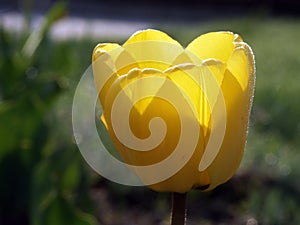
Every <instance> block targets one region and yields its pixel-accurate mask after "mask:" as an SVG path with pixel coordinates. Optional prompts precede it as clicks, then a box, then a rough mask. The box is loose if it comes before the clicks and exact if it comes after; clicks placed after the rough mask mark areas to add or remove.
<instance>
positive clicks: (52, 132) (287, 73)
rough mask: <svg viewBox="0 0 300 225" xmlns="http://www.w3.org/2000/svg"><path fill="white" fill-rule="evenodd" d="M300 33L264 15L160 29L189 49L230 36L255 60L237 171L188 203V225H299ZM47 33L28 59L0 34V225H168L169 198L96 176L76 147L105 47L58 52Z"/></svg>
mask: <svg viewBox="0 0 300 225" xmlns="http://www.w3.org/2000/svg"><path fill="white" fill-rule="evenodd" d="M46 24H47V23H46ZM47 26H48V28H49V27H50V25H49V24H47ZM299 27H300V20H299V19H292V18H270V17H264V16H261V15H259V16H256V15H253V16H249V17H245V18H235V19H223V20H214V21H206V22H202V23H199V24H196V23H194V24H190V25H187V24H184V25H183V24H181V25H170V24H160V25H156V26H154V28H158V29H161V30H164V31H166V32H167V33H169V34H170V35H171V36H173V37H174V38H175V39H177V40H178V41H180V42H181V43H182V44H183V45H187V44H188V43H189V42H190V41H191V40H193V38H195V37H197V36H198V35H199V34H202V33H205V32H209V31H216V30H231V31H233V32H235V33H238V34H240V35H241V36H242V37H243V38H244V40H245V41H246V42H247V43H249V44H250V45H251V47H252V48H253V51H254V54H255V56H256V63H257V64H256V65H257V82H256V83H257V85H256V90H255V98H254V107H253V112H252V115H251V125H250V130H249V138H248V143H247V148H246V151H245V157H244V159H243V162H242V165H241V168H240V170H239V172H238V173H237V175H236V176H235V177H234V178H233V179H232V180H231V181H229V182H228V183H226V184H225V185H223V186H221V187H219V188H217V189H216V190H214V191H212V192H209V193H201V194H200V193H198V192H196V191H193V192H191V193H190V196H189V197H190V200H189V212H190V215H189V217H190V221H188V224H199V223H200V221H201V222H202V224H207V225H208V224H248V223H249V224H255V223H254V222H255V221H257V223H258V224H264V225H277V224H278V225H279V224H286V225H289V224H290V225H294V224H300V217H299V213H298V212H299V211H300V193H299V190H300V181H299V179H298V178H299V176H300V168H299V165H298V162H299V160H300V154H299V148H298V145H299V144H300V141H299V140H300V138H299V135H300V132H299V131H300V120H299V115H300V104H299V103H298V94H299V93H300V87H299V82H300V74H299V71H300V47H299V45H298V42H299V40H300V29H299ZM48 28H47V29H48ZM47 29H46V30H45V31H44V33H43V34H42V36H41V37H40V38H41V39H40V43H39V45H38V46H36V48H35V49H34V51H33V52H32V54H25V55H21V54H20V51H19V49H22V48H23V47H24V46H26V44H25V43H28V42H26V41H28V40H29V37H30V35H29V34H28V33H24V34H21V35H15V34H10V33H9V32H8V31H4V30H2V29H1V30H0V177H1V180H2V181H1V185H0V224H11V225H13V224H36V225H38V224H43V225H44V224H56V225H59V224H78V225H81V224H97V223H100V224H106V225H110V224H111V225H112V224H126V222H125V220H132V221H131V222H132V223H134V221H139V222H136V224H141V225H146V224H154V223H155V224H166V223H167V222H166V221H167V220H168V216H169V215H168V212H169V209H168V207H169V205H168V204H169V200H170V199H169V197H168V195H167V194H157V193H153V192H152V191H149V190H147V189H146V188H135V187H123V186H120V185H117V184H112V183H111V182H109V181H105V180H103V179H102V178H99V177H98V176H95V174H94V173H93V172H92V171H91V169H90V168H88V167H87V165H86V163H85V162H84V160H83V159H82V157H81V155H80V154H79V151H78V150H77V147H76V145H75V143H74V139H73V134H72V124H71V107H72V97H73V94H74V91H75V88H76V85H77V83H78V81H79V79H80V76H81V75H82V74H83V73H84V71H85V69H86V68H87V67H88V66H89V65H90V63H91V52H92V50H93V48H94V46H95V45H96V44H97V43H98V42H104V41H106V40H90V39H88V38H87V39H85V40H75V39H74V40H68V41H64V42H56V41H53V40H51V39H49V38H48V36H47ZM108 41H109V40H108ZM122 42H123V40H120V43H122ZM92 201H94V203H93V202H92ZM108 212H109V213H108ZM108 214H109V215H108ZM96 218H97V219H98V222H96ZM134 218H135V219H134ZM133 220H134V221H133ZM99 221H100V222H99ZM247 221H248V223H247ZM249 221H250V222H251V221H252V222H253V221H254V222H253V223H250V222H249ZM127 222H128V221H127Z"/></svg>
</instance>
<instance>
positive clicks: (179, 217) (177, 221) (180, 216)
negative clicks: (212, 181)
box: [171, 192, 187, 225]
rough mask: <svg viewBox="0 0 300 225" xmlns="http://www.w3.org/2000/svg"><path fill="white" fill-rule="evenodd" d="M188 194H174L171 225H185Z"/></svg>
mask: <svg viewBox="0 0 300 225" xmlns="http://www.w3.org/2000/svg"><path fill="white" fill-rule="evenodd" d="M186 196H187V193H176V192H173V193H172V213H171V225H185V220H186Z"/></svg>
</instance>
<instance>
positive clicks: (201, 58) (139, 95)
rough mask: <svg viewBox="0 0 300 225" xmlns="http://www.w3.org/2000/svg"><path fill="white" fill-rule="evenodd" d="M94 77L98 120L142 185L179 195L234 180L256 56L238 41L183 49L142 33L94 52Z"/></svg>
mask: <svg viewBox="0 0 300 225" xmlns="http://www.w3.org/2000/svg"><path fill="white" fill-rule="evenodd" d="M93 71H94V79H95V84H96V88H97V89H98V91H99V99H100V102H101V105H102V108H103V114H102V117H101V119H102V121H103V123H104V124H105V126H106V128H107V131H108V133H109V135H110V137H111V139H112V141H113V143H114V145H115V147H116V149H117V150H118V152H119V153H120V155H121V157H122V159H123V160H124V162H125V163H127V164H128V166H129V167H130V166H132V170H133V171H134V172H135V173H136V174H137V175H138V176H139V178H140V179H141V181H142V182H143V183H145V185H147V186H149V187H150V188H151V189H154V190H156V191H170V192H180V193H184V192H187V191H189V190H190V189H194V188H197V189H200V190H211V189H213V188H215V187H216V186H218V185H220V184H222V183H224V182H226V181H227V180H228V179H230V178H231V177H232V176H233V174H234V173H235V171H236V170H237V168H238V166H239V164H240V161H241V158H242V155H243V151H244V147H245V142H246V136H247V129H248V123H249V114H250V110H251V105H252V97H253V90H254V83H255V64H254V56H253V54H252V50H251V48H250V47H249V46H248V45H247V44H246V43H245V42H243V40H242V39H241V37H240V36H238V35H237V34H233V33H231V32H212V33H207V34H204V35H202V36H199V37H198V38H196V39H195V40H194V41H192V42H191V43H190V44H189V45H188V46H187V47H186V48H183V47H182V46H181V45H180V44H179V43H178V42H177V41H175V40H173V39H172V38H171V37H169V36H168V35H167V34H165V33H163V32H160V31H157V30H143V31H139V32H137V33H135V34H133V35H132V36H131V37H130V38H129V39H128V40H127V41H126V42H125V43H124V44H123V45H122V46H120V45H118V44H110V43H104V44H99V45H97V46H96V48H95V49H94V52H93ZM186 124H187V125H186ZM210 139H214V140H215V141H213V143H212V141H210ZM214 144H215V145H214ZM173 153H174V154H173ZM152 165H155V166H153V167H151V166H152ZM148 168H149V169H148Z"/></svg>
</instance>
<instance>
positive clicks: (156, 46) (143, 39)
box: [123, 29, 184, 70]
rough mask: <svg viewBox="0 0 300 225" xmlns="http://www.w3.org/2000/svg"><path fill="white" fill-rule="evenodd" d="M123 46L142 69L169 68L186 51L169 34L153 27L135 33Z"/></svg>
mask: <svg viewBox="0 0 300 225" xmlns="http://www.w3.org/2000/svg"><path fill="white" fill-rule="evenodd" d="M123 47H124V49H126V50H127V52H129V53H130V54H131V55H132V57H133V58H134V59H135V61H136V62H137V63H138V65H139V68H141V69H143V68H154V69H158V70H164V69H166V68H169V67H171V66H172V63H173V61H174V60H175V59H176V58H177V56H178V55H180V54H181V53H182V52H183V51H184V50H183V48H182V46H181V45H180V44H179V43H178V42H177V41H175V40H174V39H172V38H171V37H169V36H168V35H167V34H165V33H163V32H161V31H157V30H151V29H149V30H143V31H139V32H137V33H135V34H133V35H132V36H131V37H130V38H129V39H128V41H126V42H125V43H124V45H123Z"/></svg>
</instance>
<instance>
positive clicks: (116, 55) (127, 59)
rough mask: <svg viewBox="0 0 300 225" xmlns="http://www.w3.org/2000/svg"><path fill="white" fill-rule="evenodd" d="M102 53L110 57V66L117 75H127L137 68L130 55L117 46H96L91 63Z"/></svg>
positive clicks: (108, 44)
mask: <svg viewBox="0 0 300 225" xmlns="http://www.w3.org/2000/svg"><path fill="white" fill-rule="evenodd" d="M104 53H107V54H108V55H109V56H110V57H111V59H112V62H113V65H110V66H113V67H114V68H115V69H116V72H117V74H118V75H123V74H127V73H128V72H129V71H130V70H131V69H133V68H136V67H137V64H136V61H135V60H134V59H133V57H132V56H131V54H130V53H128V52H127V51H126V50H125V49H124V48H123V47H122V46H120V45H118V44H114V43H104V44H98V45H97V46H96V47H95V49H94V52H93V61H95V60H96V59H98V58H99V57H100V56H101V55H103V54H104ZM101 60H103V59H101Z"/></svg>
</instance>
